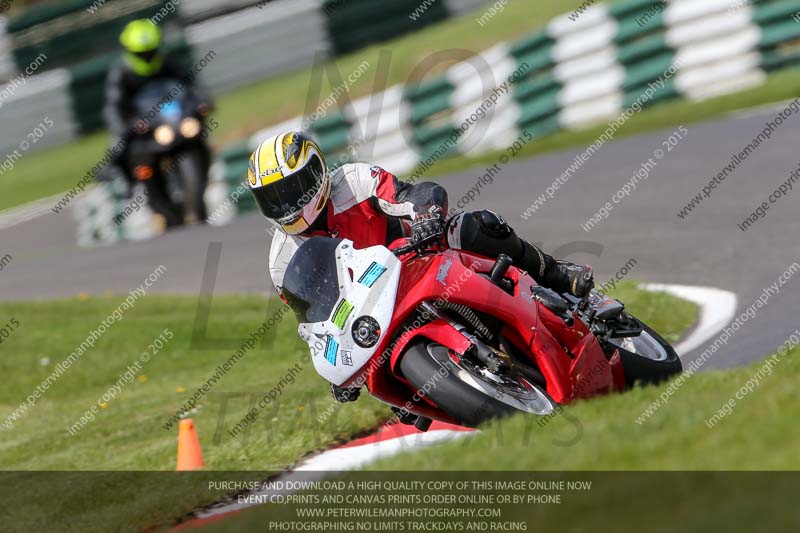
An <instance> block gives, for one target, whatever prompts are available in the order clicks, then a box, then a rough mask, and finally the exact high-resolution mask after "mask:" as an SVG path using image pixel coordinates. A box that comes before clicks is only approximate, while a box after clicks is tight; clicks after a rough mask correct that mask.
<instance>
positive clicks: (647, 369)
mask: <svg viewBox="0 0 800 533" xmlns="http://www.w3.org/2000/svg"><path fill="white" fill-rule="evenodd" d="M631 318H633V319H634V320H635V321H636V322H637V323H638V324H639V325H640V326H641V327H642V330H643V334H647V335H649V336H650V337H651V338H652V339H653V340H654V341H656V342H657V343H658V344H659V345H661V347H662V348H663V350H664V352H665V355H666V358H665V359H663V360H654V359H649V358H647V357H643V356H641V355H638V354H636V353H633V352H630V351H628V350H626V349H624V348H622V347H621V346H619V345H615V347H616V348H618V349H619V353H620V358H621V360H622V368H623V369H624V370H625V384H626V386H628V387H633V386H634V385H635V384H636V383H637V382H638V383H642V384H647V385H652V384H657V383H661V382H662V381H666V380H668V379H669V378H671V377H672V376H674V375H677V374H680V373H681V371H682V370H683V365H682V364H681V360H680V358H679V357H678V354H677V353H676V352H675V349H674V348H673V347H672V346H671V345H670V343H668V342H667V341H666V340H664V338H663V337H662V336H661V335H659V334H658V333H656V332H655V331H654V330H653V329H652V328H651V327H650V326H648V325H647V324H645V323H644V322H642V321H641V320H639V319H637V318H636V317H631ZM634 339H635V337H634Z"/></svg>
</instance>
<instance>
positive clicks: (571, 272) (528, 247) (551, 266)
mask: <svg viewBox="0 0 800 533" xmlns="http://www.w3.org/2000/svg"><path fill="white" fill-rule="evenodd" d="M519 242H520V243H521V244H522V253H521V254H520V255H519V256H517V257H518V258H517V260H515V261H514V264H515V265H516V266H518V267H519V268H521V269H523V270H525V271H526V272H527V273H528V274H530V275H531V276H533V279H535V280H536V282H537V283H539V284H540V285H543V286H545V287H548V288H550V289H553V290H554V291H556V292H559V293H564V292H568V293H570V294H572V295H574V296H577V297H578V298H583V297H584V296H585V295H586V294H588V293H589V291H591V290H592V288H593V287H594V274H593V272H592V267H590V266H589V265H584V266H581V265H576V264H575V263H570V262H569V261H556V260H555V259H553V257H551V256H550V255H548V254H546V253H544V252H543V251H541V250H540V249H539V248H538V247H536V246H534V245H533V244H531V243H529V242H528V241H526V240H523V239H519Z"/></svg>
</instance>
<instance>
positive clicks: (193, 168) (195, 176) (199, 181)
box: [178, 151, 207, 224]
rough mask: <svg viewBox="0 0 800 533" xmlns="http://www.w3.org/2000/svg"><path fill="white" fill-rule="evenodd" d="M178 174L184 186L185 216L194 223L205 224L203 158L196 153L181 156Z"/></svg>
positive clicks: (205, 178) (205, 177)
mask: <svg viewBox="0 0 800 533" xmlns="http://www.w3.org/2000/svg"><path fill="white" fill-rule="evenodd" d="M178 172H179V173H180V176H181V182H182V185H183V198H184V199H183V206H184V207H183V216H184V218H185V219H186V220H187V221H189V222H192V223H200V224H202V223H205V221H206V218H207V214H206V202H205V198H204V195H205V192H206V180H207V176H206V173H205V172H204V171H203V163H202V161H201V158H200V157H199V156H198V154H197V153H196V152H195V151H191V152H188V153H185V154H181V155H180V156H179V161H178Z"/></svg>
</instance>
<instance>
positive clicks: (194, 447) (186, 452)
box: [175, 418, 203, 470]
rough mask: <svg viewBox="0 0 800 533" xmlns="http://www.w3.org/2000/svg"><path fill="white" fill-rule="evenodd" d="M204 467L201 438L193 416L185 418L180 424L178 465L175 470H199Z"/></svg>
mask: <svg viewBox="0 0 800 533" xmlns="http://www.w3.org/2000/svg"><path fill="white" fill-rule="evenodd" d="M198 468H203V452H202V450H200V439H199V438H197V430H196V429H195V427H194V422H192V419H191V418H184V419H183V420H181V422H180V425H179V426H178V466H177V467H176V468H175V470H197V469H198Z"/></svg>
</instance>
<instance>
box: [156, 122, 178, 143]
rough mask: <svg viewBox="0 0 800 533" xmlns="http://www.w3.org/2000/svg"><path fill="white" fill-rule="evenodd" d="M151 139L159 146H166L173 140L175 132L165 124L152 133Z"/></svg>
mask: <svg viewBox="0 0 800 533" xmlns="http://www.w3.org/2000/svg"><path fill="white" fill-rule="evenodd" d="M153 138H154V139H155V140H156V142H157V143H158V144H160V145H161V146H167V145H169V144H172V141H174V140H175V130H174V129H172V127H170V126H167V125H166V124H162V125H161V126H159V127H157V128H156V130H155V131H154V132H153Z"/></svg>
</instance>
